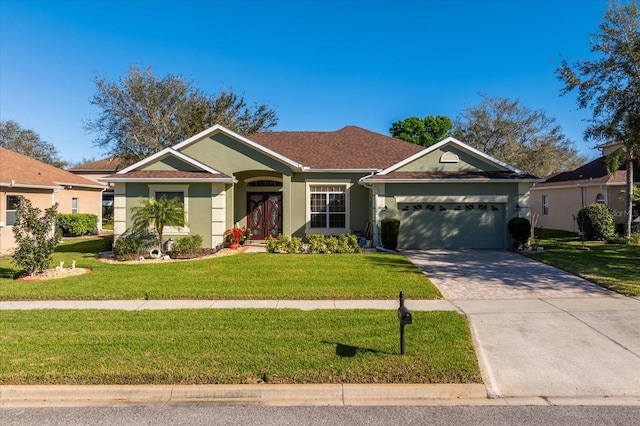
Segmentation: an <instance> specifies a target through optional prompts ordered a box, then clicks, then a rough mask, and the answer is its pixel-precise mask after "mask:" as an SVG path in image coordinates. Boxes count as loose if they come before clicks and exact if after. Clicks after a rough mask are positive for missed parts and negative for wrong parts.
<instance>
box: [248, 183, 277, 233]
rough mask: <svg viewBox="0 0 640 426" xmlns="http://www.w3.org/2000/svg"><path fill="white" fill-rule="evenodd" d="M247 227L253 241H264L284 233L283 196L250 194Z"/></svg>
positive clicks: (264, 193) (262, 193)
mask: <svg viewBox="0 0 640 426" xmlns="http://www.w3.org/2000/svg"><path fill="white" fill-rule="evenodd" d="M247 227H249V228H251V239H252V240H264V239H266V238H267V237H268V236H269V235H271V236H273V237H277V236H278V235H279V234H280V233H282V194H281V193H279V192H274V193H267V192H250V193H248V194H247Z"/></svg>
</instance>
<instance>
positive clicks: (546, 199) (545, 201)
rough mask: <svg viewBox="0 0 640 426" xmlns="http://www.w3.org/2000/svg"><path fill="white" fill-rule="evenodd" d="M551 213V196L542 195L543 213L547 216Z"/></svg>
mask: <svg viewBox="0 0 640 426" xmlns="http://www.w3.org/2000/svg"><path fill="white" fill-rule="evenodd" d="M548 214H549V197H548V196H547V195H543V196H542V215H543V216H547V215H548Z"/></svg>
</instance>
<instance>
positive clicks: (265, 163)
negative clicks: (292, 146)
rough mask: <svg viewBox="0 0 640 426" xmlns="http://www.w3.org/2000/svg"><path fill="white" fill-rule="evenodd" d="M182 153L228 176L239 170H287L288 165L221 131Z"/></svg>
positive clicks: (184, 149) (195, 143)
mask: <svg viewBox="0 0 640 426" xmlns="http://www.w3.org/2000/svg"><path fill="white" fill-rule="evenodd" d="M181 151H182V152H183V153H184V154H186V155H188V156H190V157H192V158H195V159H197V160H198V161H200V162H201V163H204V164H206V165H208V166H209V167H212V168H214V169H215V170H217V171H219V172H221V173H224V174H226V175H228V176H233V175H234V173H236V172H238V171H241V170H260V171H278V172H281V173H283V172H285V173H286V172H288V171H289V169H290V168H289V166H286V165H285V164H283V163H282V161H278V160H275V159H273V158H272V157H270V156H268V155H265V154H263V153H261V152H259V151H257V150H256V149H254V148H252V147H250V146H247V145H245V144H243V143H241V142H238V141H237V140H235V139H233V138H231V137H229V136H226V135H224V134H222V133H216V134H214V135H211V136H210V137H208V138H205V139H203V140H201V141H198V142H194V143H193V144H191V145H189V146H187V147H185V148H183V149H182V150H181Z"/></svg>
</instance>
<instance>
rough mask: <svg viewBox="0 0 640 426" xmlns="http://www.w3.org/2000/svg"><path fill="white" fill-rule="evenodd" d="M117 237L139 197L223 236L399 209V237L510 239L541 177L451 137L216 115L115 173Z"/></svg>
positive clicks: (441, 244) (436, 243) (370, 223)
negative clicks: (259, 123)
mask: <svg viewBox="0 0 640 426" xmlns="http://www.w3.org/2000/svg"><path fill="white" fill-rule="evenodd" d="M100 181H103V182H108V183H113V184H114V191H115V203H114V206H115V211H114V218H115V223H114V234H115V236H116V239H117V238H118V237H120V236H122V235H123V234H125V233H126V232H127V231H128V230H129V229H130V228H131V226H132V219H131V210H132V208H133V207H136V206H138V205H139V204H140V201H141V200H142V199H147V198H151V199H158V198H160V197H161V196H163V195H165V196H168V197H176V198H179V199H180V200H182V201H183V202H184V206H185V211H186V216H187V225H186V226H184V227H182V228H169V229H166V228H165V235H166V236H167V237H173V238H175V237H179V236H181V235H187V234H199V235H200V236H202V238H203V241H204V245H205V246H206V247H220V246H221V244H222V243H223V233H224V231H225V229H228V228H231V227H233V226H235V225H236V224H237V226H240V227H244V226H246V227H249V228H251V230H252V239H256V240H261V239H265V238H267V237H268V236H277V235H279V234H288V235H293V236H299V237H304V236H305V235H307V234H325V235H339V234H350V233H354V232H358V231H364V230H366V229H371V230H372V231H371V233H370V236H368V237H369V238H370V239H372V240H373V244H375V245H378V244H380V235H379V223H380V220H381V219H383V218H385V217H395V218H398V219H400V235H399V245H398V247H399V248H500V249H501V248H506V247H510V246H511V244H512V239H511V237H510V236H509V234H508V232H507V222H508V221H509V220H510V219H511V218H512V217H514V216H517V215H526V214H527V212H528V209H527V207H528V194H529V187H530V185H531V183H532V182H536V181H540V179H537V178H535V177H533V176H531V175H529V174H527V173H524V172H522V171H520V170H517V169H515V168H513V167H511V166H509V165H507V164H504V163H503V162H501V161H498V160H496V159H495V158H492V157H490V156H488V155H486V154H484V153H482V152H480V151H478V150H476V149H474V148H471V147H469V146H467V145H465V144H464V143H462V142H460V141H457V140H456V139H453V138H447V139H445V140H443V141H441V142H439V143H437V144H435V145H433V146H431V147H429V148H424V147H421V146H418V145H414V144H411V143H408V142H404V141H401V140H398V139H394V138H391V137H388V136H384V135H381V134H378V133H374V132H371V131H368V130H365V129H362V128H359V127H354V126H348V127H344V128H342V129H340V130H337V131H334V132H264V133H256V134H252V135H250V136H246V137H245V136H241V135H238V134H236V133H234V132H232V131H230V130H228V129H225V128H224V127H222V126H219V125H216V126H213V127H211V128H209V129H207V130H205V131H203V132H201V133H199V134H197V135H195V136H193V137H191V138H189V139H187V140H185V141H183V142H181V143H178V144H177V145H175V146H173V147H171V148H167V149H164V150H162V151H160V152H158V153H156V154H154V155H152V156H150V157H148V158H146V159H144V160H142V161H140V162H138V163H136V164H133V165H131V166H129V167H126V168H124V169H122V170H120V171H118V172H117V173H115V174H112V175H110V176H107V177H105V178H102V179H100Z"/></svg>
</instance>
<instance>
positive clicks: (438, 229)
mask: <svg viewBox="0 0 640 426" xmlns="http://www.w3.org/2000/svg"><path fill="white" fill-rule="evenodd" d="M398 208H399V209H400V235H399V236H398V248H405V249H410V248H412V249H426V248H452V249H455V248H476V249H502V248H504V238H505V232H506V223H505V204H504V203H470V204H465V203H399V204H398Z"/></svg>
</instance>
